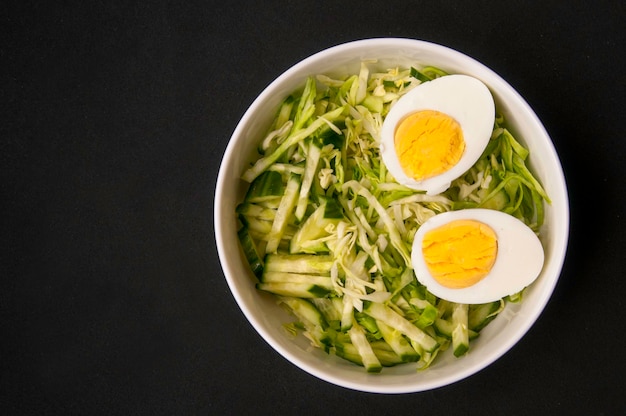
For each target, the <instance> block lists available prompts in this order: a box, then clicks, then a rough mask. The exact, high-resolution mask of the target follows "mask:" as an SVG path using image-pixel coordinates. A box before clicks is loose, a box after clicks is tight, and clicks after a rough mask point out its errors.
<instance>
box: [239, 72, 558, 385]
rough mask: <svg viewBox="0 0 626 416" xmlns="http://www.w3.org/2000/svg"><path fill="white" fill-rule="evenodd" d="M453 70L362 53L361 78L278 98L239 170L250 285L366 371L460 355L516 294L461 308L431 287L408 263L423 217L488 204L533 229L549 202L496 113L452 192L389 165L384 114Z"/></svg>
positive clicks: (300, 328)
mask: <svg viewBox="0 0 626 416" xmlns="http://www.w3.org/2000/svg"><path fill="white" fill-rule="evenodd" d="M447 75H448V74H446V73H445V72H444V71H442V70H441V69H438V68H435V67H428V66H426V67H419V69H418V67H417V66H415V67H409V68H392V69H389V70H387V71H383V72H375V71H371V70H370V68H369V63H368V62H364V63H362V65H361V69H360V71H359V73H356V74H352V75H348V76H345V77H341V78H337V77H329V76H327V75H317V76H316V77H310V78H308V79H307V80H306V83H305V85H304V87H303V89H301V90H299V91H296V92H294V93H293V94H292V95H290V96H288V97H287V98H286V99H285V100H284V101H283V102H282V104H281V106H280V108H279V109H278V111H277V114H276V117H275V119H274V121H273V123H272V125H271V127H270V129H269V133H268V134H267V135H266V136H265V137H264V138H263V139H262V140H260V141H259V144H258V153H259V157H258V159H257V160H256V161H255V162H254V163H253V164H252V165H251V166H250V167H249V168H248V169H247V170H246V171H245V172H244V173H243V175H242V178H243V180H245V181H246V182H248V183H249V184H250V186H249V189H248V191H247V193H246V195H245V197H244V199H243V201H242V202H241V203H240V204H239V205H238V206H237V207H236V213H237V215H238V218H239V220H240V223H241V227H240V228H239V231H238V237H239V241H240V245H241V247H242V249H243V252H244V253H245V256H246V258H247V260H248V262H249V264H250V268H251V270H252V272H253V273H254V275H255V276H256V278H257V279H258V281H257V282H256V287H257V288H258V289H259V290H260V291H264V292H269V293H272V294H274V295H275V296H276V300H277V302H278V303H279V304H280V305H283V306H284V307H285V308H286V310H288V311H289V312H290V313H291V314H292V315H293V316H294V317H295V319H294V320H293V321H291V322H285V323H284V325H283V326H284V329H285V330H286V331H287V332H288V333H289V334H290V335H292V336H294V337H295V336H305V337H306V338H308V339H309V340H310V342H311V344H312V345H313V346H314V347H316V348H319V349H321V350H323V351H325V352H327V353H329V354H335V355H336V356H338V357H341V358H344V359H346V360H348V361H351V362H353V363H356V364H358V365H361V366H363V367H364V368H365V370H366V371H368V372H374V373H375V372H380V371H381V370H382V368H383V367H387V366H394V365H398V364H403V363H414V364H415V365H416V367H417V368H418V369H425V368H428V367H429V366H430V365H431V364H432V363H433V361H434V360H435V359H436V357H437V355H438V354H441V353H443V352H444V351H446V350H451V351H452V353H453V354H454V355H455V356H457V357H461V356H463V355H464V354H466V353H467V351H468V350H469V348H470V345H471V340H473V339H475V338H476V337H478V336H479V335H480V331H481V330H482V329H483V328H484V327H485V326H486V325H488V324H489V323H490V322H491V321H492V320H493V319H494V318H495V317H496V316H497V315H498V314H499V313H500V312H501V311H502V310H503V309H504V307H505V305H506V304H507V302H519V301H520V300H521V298H522V294H523V291H521V292H518V293H516V294H515V295H509V296H506V297H504V298H502V299H500V300H497V301H494V302H488V303H483V304H462V303H455V302H451V301H447V300H444V299H441V298H438V297H436V296H435V295H433V294H432V293H430V292H429V291H428V290H427V289H426V287H425V286H423V285H422V284H420V283H419V281H418V280H417V279H416V276H415V272H414V269H413V267H412V265H411V247H412V244H413V238H414V236H415V234H416V232H417V230H418V229H419V227H420V226H421V225H422V224H423V223H424V222H426V221H427V220H428V219H430V218H432V217H433V216H436V215H438V214H441V213H444V212H449V211H457V210H463V209H471V208H486V209H491V210H497V211H501V212H504V213H507V214H510V215H512V216H514V217H516V218H517V219H519V220H521V221H523V222H524V223H525V224H526V225H527V226H528V227H529V228H530V229H532V230H533V231H534V232H535V233H538V231H539V228H540V227H541V225H542V224H543V220H544V212H543V204H544V202H548V203H549V202H550V200H549V198H548V195H546V193H545V191H544V190H543V188H542V186H541V184H540V183H539V182H538V181H537V179H536V178H535V177H534V176H533V174H532V173H531V172H530V171H529V169H528V168H527V166H526V161H527V158H528V155H529V152H528V150H527V149H526V148H524V146H522V145H521V144H520V143H519V142H518V141H517V140H516V139H515V138H514V137H513V135H512V134H511V133H510V132H509V131H508V130H507V129H506V127H505V120H504V119H503V117H502V116H496V119H495V123H494V126H493V131H492V134H491V138H490V140H489V143H488V144H487V146H486V148H485V150H484V151H483V153H482V155H481V156H480V158H479V159H478V160H477V161H476V163H474V165H473V166H472V167H471V168H470V169H469V170H467V172H465V173H464V174H463V175H462V176H461V177H459V178H457V179H455V180H454V181H453V182H452V183H451V186H450V187H449V188H448V189H447V190H445V191H444V192H441V193H439V194H436V195H428V194H426V193H424V192H421V191H416V190H414V189H411V188H408V187H406V186H404V185H401V184H400V183H399V182H398V181H396V179H395V178H394V177H393V176H392V175H391V174H390V173H389V171H388V169H387V168H386V166H385V164H384V163H383V161H382V159H381V154H380V139H381V128H382V125H383V122H384V120H385V117H386V115H387V114H388V113H389V111H390V109H391V108H392V107H393V105H394V104H395V103H396V102H397V101H398V100H399V99H400V98H401V97H402V96H403V95H405V94H407V93H408V92H409V91H411V90H412V89H414V88H416V87H417V86H419V85H420V84H423V83H427V82H430V81H431V80H434V79H437V78H440V77H445V76H447Z"/></svg>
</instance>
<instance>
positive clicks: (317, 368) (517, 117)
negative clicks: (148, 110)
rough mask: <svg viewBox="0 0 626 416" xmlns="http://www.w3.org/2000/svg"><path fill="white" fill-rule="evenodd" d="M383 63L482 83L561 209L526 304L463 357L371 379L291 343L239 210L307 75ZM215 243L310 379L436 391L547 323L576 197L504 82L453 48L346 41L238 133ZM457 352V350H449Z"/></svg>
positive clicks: (225, 164)
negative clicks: (258, 158)
mask: <svg viewBox="0 0 626 416" xmlns="http://www.w3.org/2000/svg"><path fill="white" fill-rule="evenodd" d="M370 59H376V60H378V64H379V66H380V69H387V68H391V67H394V66H397V65H399V66H404V67H408V66H409V65H416V63H421V64H424V65H433V66H436V67H439V68H441V69H443V70H445V71H447V72H449V73H461V74H468V75H471V76H474V77H476V78H478V79H480V80H482V81H483V82H484V83H485V84H486V85H487V86H488V87H489V88H490V90H491V92H492V94H493V96H494V98H495V100H496V106H497V108H498V110H499V111H500V112H502V113H503V114H504V116H505V120H506V123H507V126H508V127H509V129H510V130H511V131H512V132H513V134H514V135H515V136H516V138H517V139H518V140H520V141H521V142H523V143H524V144H525V145H526V146H527V147H528V148H529V149H530V152H531V155H530V166H531V169H532V170H533V172H534V173H535V175H536V176H537V177H538V178H539V180H540V181H541V182H542V184H543V185H544V187H545V189H546V191H547V193H548V195H549V196H550V198H551V200H552V203H551V205H549V206H547V207H546V216H545V225H544V226H543V228H542V230H541V239H542V242H543V244H544V247H545V265H544V268H543V271H542V273H541V275H540V276H539V278H538V279H537V280H536V281H535V282H534V284H533V285H532V286H531V287H530V288H529V289H528V290H527V292H526V293H525V295H524V300H523V302H521V303H520V304H515V305H508V306H507V308H506V309H505V310H504V311H503V312H502V313H501V315H500V316H498V318H497V319H495V320H494V321H493V322H492V323H491V324H489V325H488V326H487V327H486V328H485V329H484V330H483V331H482V332H481V335H480V337H479V338H478V339H476V340H475V341H474V342H473V343H472V346H471V349H470V352H469V353H468V354H467V355H466V356H464V357H462V358H460V359H457V358H455V357H454V356H453V355H452V354H442V355H440V356H439V357H437V360H436V361H435V363H434V364H433V365H432V366H431V367H430V368H428V369H427V370H425V371H420V372H418V371H417V370H416V367H415V365H414V364H405V365H400V366H396V367H392V368H385V369H383V371H382V373H380V374H367V373H366V372H365V371H364V369H363V368H362V367H359V366H356V365H353V364H351V363H349V362H347V361H344V360H342V359H340V358H337V357H335V356H334V355H328V354H326V353H324V352H323V351H320V350H312V349H311V347H310V345H309V342H308V341H307V340H306V339H304V337H298V338H297V339H296V340H294V339H292V338H289V337H288V336H286V335H285V332H284V331H283V329H281V324H283V323H284V322H287V321H289V320H290V319H289V317H288V316H287V315H286V313H285V312H284V311H283V310H282V309H281V308H279V307H278V306H277V305H276V303H275V300H274V299H273V297H272V296H271V295H268V294H264V293H260V292H259V291H257V290H256V289H255V287H254V283H253V282H254V277H253V275H252V273H251V271H250V269H249V267H248V264H247V262H246V260H245V258H244V256H243V254H242V252H241V249H240V247H239V245H238V240H237V227H238V225H237V219H236V215H235V206H236V205H237V204H238V203H239V202H240V201H241V199H242V195H243V193H244V191H245V189H246V186H247V185H246V183H244V182H243V181H242V180H241V179H240V177H241V175H242V173H243V172H244V170H245V169H246V167H247V166H248V165H249V163H250V162H251V161H252V160H253V157H254V154H255V149H256V145H257V143H258V141H259V140H261V139H262V135H263V134H264V132H265V131H266V130H267V129H268V128H269V123H270V122H271V120H272V118H273V116H274V115H275V111H276V109H277V108H278V105H279V104H280V102H281V101H282V100H283V99H284V98H285V97H286V96H287V95H288V94H289V93H291V92H292V91H294V90H296V89H298V88H300V87H301V86H302V85H304V81H305V79H306V77H307V76H310V75H315V74H320V73H325V74H353V73H354V74H356V73H358V70H359V66H360V62H361V61H362V60H370ZM214 212H215V238H216V242H217V248H218V252H219V257H220V260H221V264H222V268H223V270H224V274H225V276H226V280H227V282H228V285H229V286H230V290H231V291H232V294H233V296H234V298H235V300H236V301H237V303H238V305H239V307H240V308H241V310H242V311H243V313H244V314H245V316H246V317H247V319H248V320H249V321H250V323H251V324H252V326H253V327H254V328H255V329H256V330H257V331H258V333H259V334H260V335H261V336H262V337H263V338H264V339H265V340H266V341H267V342H268V343H269V344H270V345H271V346H272V347H273V348H274V349H275V350H276V351H278V352H279V353H280V354H281V355H283V356H284V357H285V358H286V359H287V360H289V361H290V362H292V363H293V364H295V365H296V366H298V367H299V368H301V369H303V370H304V371H306V372H308V373H310V374H312V375H314V376H316V377H319V378H320V379H323V380H326V381H328V382H330V383H334V384H336V385H339V386H343V387H346V388H349V389H354V390H360V391H366V392H376V393H409V392H418V391H424V390H429V389H433V388H437V387H441V386H444V385H448V384H451V383H454V382H456V381H459V380H462V379H464V378H466V377H469V376H470V375H472V374H474V373H476V372H478V371H480V370H482V369H483V368H485V367H486V366H488V365H489V364H491V363H492V362H494V361H495V360H496V359H498V358H499V357H501V356H502V355H503V354H504V353H506V352H507V351H508V350H509V349H510V348H511V347H512V346H513V345H515V343H517V342H518V341H519V340H520V338H521V337H522V336H524V334H525V333H526V332H527V331H528V329H529V328H530V327H531V326H532V325H533V323H534V322H535V321H536V320H537V318H538V317H539V315H540V314H541V312H542V311H543V309H544V307H545V305H546V303H547V302H548V300H549V298H550V296H551V295H552V292H553V290H554V287H555V285H556V283H557V280H558V278H559V275H560V273H561V268H562V265H563V261H564V258H565V252H566V248H567V240H568V229H569V206H568V198H567V189H566V186H565V180H564V176H563V171H562V168H561V164H560V162H559V159H558V157H557V154H556V152H555V149H554V147H553V144H552V142H551V140H550V137H549V136H548V134H547V132H546V130H545V129H544V127H543V125H542V124H541V122H540V121H539V119H538V118H537V116H536V115H535V113H534V112H533V110H532V109H531V108H530V106H529V105H528V104H527V103H526V101H525V100H524V99H523V98H522V97H521V96H520V95H519V94H518V93H517V92H516V91H515V90H514V89H513V88H512V87H511V86H510V85H509V84H508V83H507V82H506V81H504V80H503V79H502V78H501V77H500V76H498V75H497V74H496V73H494V72H493V71H492V70H490V69H489V68H487V67H485V66H484V65H482V64H481V63H479V62H477V61H476V60H474V59H472V58H470V57H468V56H466V55H464V54H462V53H460V52H457V51H455V50H452V49H449V48H447V47H444V46H440V45H436V44H433V43H428V42H424V41H418V40H412V39H394V38H380V39H368V40H360V41H355V42H350V43H346V44H343V45H339V46H335V47H332V48H330V49H327V50H324V51H321V52H319V53H316V54H315V55H312V56H310V57H309V58H306V59H304V60H303V61H301V62H300V63H298V64H296V65H294V66H293V67H291V68H290V69H289V70H287V71H286V72H284V73H283V74H282V75H280V76H279V77H278V78H277V79H276V80H275V81H274V82H272V83H271V84H270V85H269V86H268V87H267V88H266V89H265V90H264V91H263V92H262V93H261V94H260V95H259V97H258V98H257V99H256V100H255V101H254V102H253V103H252V105H251V106H250V108H249V109H248V110H247V111H246V113H245V114H244V115H243V117H242V119H241V121H240V122H239V124H238V125H237V127H236V129H235V131H234V133H233V135H232V137H231V139H230V142H229V143H228V147H227V149H226V152H225V154H224V157H223V160H222V164H221V166H220V171H219V176H218V180H217V187H216V191H215V211H214ZM448 352H449V351H448Z"/></svg>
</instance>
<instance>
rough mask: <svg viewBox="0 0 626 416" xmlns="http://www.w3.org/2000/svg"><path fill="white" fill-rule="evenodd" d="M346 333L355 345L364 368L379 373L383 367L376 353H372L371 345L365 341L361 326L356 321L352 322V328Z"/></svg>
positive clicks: (369, 371)
mask: <svg viewBox="0 0 626 416" xmlns="http://www.w3.org/2000/svg"><path fill="white" fill-rule="evenodd" d="M348 335H349V336H350V341H352V344H353V345H354V346H355V347H356V349H357V352H358V354H359V356H360V357H361V361H362V363H363V367H365V370H366V371H367V372H368V373H380V371H381V370H382V368H383V367H382V365H381V363H380V361H379V360H378V358H377V357H376V354H374V351H373V350H372V346H371V345H370V343H369V342H368V341H367V338H366V337H365V332H364V331H363V328H361V326H360V325H359V324H358V323H356V322H352V328H350V330H348Z"/></svg>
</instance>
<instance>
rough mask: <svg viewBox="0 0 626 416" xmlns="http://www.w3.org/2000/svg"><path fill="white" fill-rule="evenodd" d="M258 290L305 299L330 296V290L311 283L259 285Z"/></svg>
mask: <svg viewBox="0 0 626 416" xmlns="http://www.w3.org/2000/svg"><path fill="white" fill-rule="evenodd" d="M256 288H257V289H259V290H262V291H264V292H271V293H274V294H276V295H281V296H290V297H295V298H304V299H310V298H323V297H325V296H328V295H329V294H330V290H328V289H327V288H325V287H322V286H318V285H315V284H311V283H293V282H286V283H284V282H280V283H276V282H272V283H257V284H256Z"/></svg>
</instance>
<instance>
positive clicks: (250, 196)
mask: <svg viewBox="0 0 626 416" xmlns="http://www.w3.org/2000/svg"><path fill="white" fill-rule="evenodd" d="M284 193H285V186H284V184H283V177H282V175H281V174H280V173H279V172H276V171H273V170H268V171H265V172H263V173H262V174H261V175H259V176H258V177H257V178H256V179H254V181H252V183H251V184H250V188H249V189H248V192H247V193H246V196H245V198H244V201H245V202H261V201H265V200H268V199H272V198H276V197H281V196H283V194H284Z"/></svg>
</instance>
